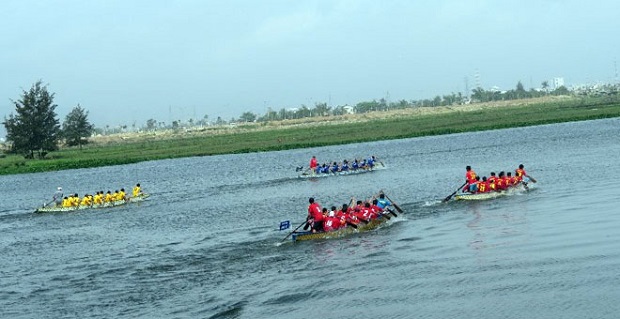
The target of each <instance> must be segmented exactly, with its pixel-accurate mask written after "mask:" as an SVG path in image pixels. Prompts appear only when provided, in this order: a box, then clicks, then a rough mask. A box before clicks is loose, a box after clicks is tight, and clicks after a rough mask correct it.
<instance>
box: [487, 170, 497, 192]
mask: <svg viewBox="0 0 620 319" xmlns="http://www.w3.org/2000/svg"><path fill="white" fill-rule="evenodd" d="M487 181H488V182H489V191H496V190H497V176H495V172H491V176H489V178H488V179H487Z"/></svg>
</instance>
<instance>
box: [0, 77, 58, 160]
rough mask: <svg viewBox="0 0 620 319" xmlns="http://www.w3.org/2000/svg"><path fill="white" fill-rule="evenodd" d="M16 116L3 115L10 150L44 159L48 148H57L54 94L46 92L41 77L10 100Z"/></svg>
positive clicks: (52, 149)
mask: <svg viewBox="0 0 620 319" xmlns="http://www.w3.org/2000/svg"><path fill="white" fill-rule="evenodd" d="M11 102H13V104H14V105H15V111H16V112H17V115H13V114H10V115H9V118H8V119H7V118H6V117H5V119H4V122H3V124H4V127H5V128H6V132H7V134H6V139H7V141H9V142H11V143H12V148H11V151H12V152H14V153H22V154H24V156H25V157H26V158H34V152H35V151H36V152H37V155H38V157H39V158H44V157H45V155H46V154H47V153H48V152H49V151H55V150H57V149H58V140H59V138H60V124H59V121H58V119H57V118H56V112H55V110H56V107H57V105H56V104H54V93H51V94H50V93H49V92H48V91H47V86H46V85H43V84H42V83H41V80H39V81H37V82H36V83H35V84H33V85H32V87H31V88H30V90H29V91H28V92H26V91H23V93H22V96H21V99H20V100H17V101H11Z"/></svg>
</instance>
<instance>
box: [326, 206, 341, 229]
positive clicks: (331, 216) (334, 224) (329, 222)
mask: <svg viewBox="0 0 620 319" xmlns="http://www.w3.org/2000/svg"><path fill="white" fill-rule="evenodd" d="M340 225H341V224H340V218H338V217H336V206H332V209H331V211H330V212H329V213H328V214H327V217H325V220H324V221H323V229H324V230H325V231H334V230H337V229H338V228H340Z"/></svg>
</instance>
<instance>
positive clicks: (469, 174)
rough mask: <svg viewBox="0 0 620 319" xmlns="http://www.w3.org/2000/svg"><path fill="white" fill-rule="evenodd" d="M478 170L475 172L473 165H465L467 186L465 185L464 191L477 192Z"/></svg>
mask: <svg viewBox="0 0 620 319" xmlns="http://www.w3.org/2000/svg"><path fill="white" fill-rule="evenodd" d="M476 176H477V175H476V172H474V170H473V169H471V166H469V165H467V166H466V167H465V183H466V184H467V186H465V188H463V192H471V193H475V192H476V189H475V188H476V182H477V181H476Z"/></svg>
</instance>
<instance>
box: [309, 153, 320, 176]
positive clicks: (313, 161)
mask: <svg viewBox="0 0 620 319" xmlns="http://www.w3.org/2000/svg"><path fill="white" fill-rule="evenodd" d="M317 166H318V162H317V160H316V156H314V155H313V156H312V158H311V159H310V169H311V170H312V171H313V172H316V167H317Z"/></svg>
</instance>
